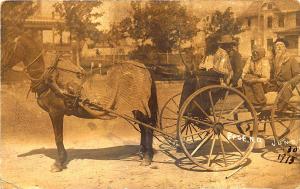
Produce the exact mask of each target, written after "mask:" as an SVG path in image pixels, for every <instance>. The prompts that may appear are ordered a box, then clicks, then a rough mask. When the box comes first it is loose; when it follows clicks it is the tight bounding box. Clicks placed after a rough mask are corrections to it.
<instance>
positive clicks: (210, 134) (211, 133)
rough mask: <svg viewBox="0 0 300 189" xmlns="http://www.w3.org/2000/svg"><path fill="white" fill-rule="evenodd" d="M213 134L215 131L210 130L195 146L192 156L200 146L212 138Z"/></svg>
mask: <svg viewBox="0 0 300 189" xmlns="http://www.w3.org/2000/svg"><path fill="white" fill-rule="evenodd" d="M212 135H213V132H210V133H209V134H208V135H207V136H206V137H205V138H204V139H203V140H202V141H201V143H200V144H199V145H198V146H197V147H196V148H195V150H194V151H193V152H192V153H191V156H193V155H194V154H195V153H196V152H197V151H198V150H199V149H200V148H201V146H203V144H204V143H205V142H206V141H207V140H209V139H210V138H211V136H212Z"/></svg>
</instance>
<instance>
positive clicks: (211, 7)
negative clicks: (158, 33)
mask: <svg viewBox="0 0 300 189" xmlns="http://www.w3.org/2000/svg"><path fill="white" fill-rule="evenodd" d="M252 1H253V0H182V2H183V4H185V5H186V6H187V7H188V9H189V10H192V11H193V13H194V14H195V15H197V16H199V17H201V16H206V15H207V14H210V13H211V12H213V11H215V10H225V9H226V8H227V7H232V8H233V11H234V12H236V14H237V15H239V14H240V13H241V11H243V10H245V8H247V7H248V6H249V5H250V3H251V2H252ZM100 10H101V11H102V12H103V16H102V17H101V18H100V21H101V23H102V25H101V26H100V27H99V29H100V30H108V29H109V26H110V25H111V24H112V23H114V22H119V21H120V20H121V19H122V18H124V17H126V16H127V15H129V12H130V1H128V0H110V1H108V0H105V1H104V2H103V5H102V7H101V8H100Z"/></svg>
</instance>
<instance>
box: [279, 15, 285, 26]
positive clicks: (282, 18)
mask: <svg viewBox="0 0 300 189" xmlns="http://www.w3.org/2000/svg"><path fill="white" fill-rule="evenodd" d="M278 27H284V15H279V16H278Z"/></svg>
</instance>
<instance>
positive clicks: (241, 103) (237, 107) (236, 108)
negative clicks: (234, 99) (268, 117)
mask: <svg viewBox="0 0 300 189" xmlns="http://www.w3.org/2000/svg"><path fill="white" fill-rule="evenodd" d="M244 102H245V101H244V100H243V101H242V102H240V103H239V104H238V105H237V106H236V107H234V108H233V110H232V111H231V112H230V113H229V114H228V115H226V116H224V117H225V118H228V117H229V116H231V115H232V114H233V113H234V112H235V111H237V110H238V109H239V107H240V106H241V105H243V104H244Z"/></svg>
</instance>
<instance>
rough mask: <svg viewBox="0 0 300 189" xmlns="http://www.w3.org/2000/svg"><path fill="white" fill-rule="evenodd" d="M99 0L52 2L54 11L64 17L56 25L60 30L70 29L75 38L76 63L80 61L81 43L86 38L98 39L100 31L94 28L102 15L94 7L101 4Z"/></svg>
mask: <svg viewBox="0 0 300 189" xmlns="http://www.w3.org/2000/svg"><path fill="white" fill-rule="evenodd" d="M101 4H102V2H101V1H97V0H95V1H67V0H64V1H62V2H57V3H55V4H54V8H55V11H56V12H57V13H58V14H59V15H60V16H61V17H62V18H64V19H65V23H64V24H63V25H59V26H57V28H58V29H59V30H60V31H62V30H67V31H70V33H71V36H72V37H73V38H74V39H75V40H76V51H77V52H76V54H77V64H79V62H80V54H81V43H82V42H83V41H84V40H85V39H86V38H87V37H89V38H91V39H92V40H98V39H99V38H98V35H101V33H100V31H98V30H97V29H96V27H97V26H99V25H100V22H99V21H97V18H98V17H100V16H102V14H101V13H99V12H96V11H95V8H97V7H99V6H101Z"/></svg>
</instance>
